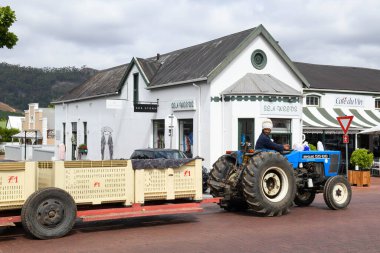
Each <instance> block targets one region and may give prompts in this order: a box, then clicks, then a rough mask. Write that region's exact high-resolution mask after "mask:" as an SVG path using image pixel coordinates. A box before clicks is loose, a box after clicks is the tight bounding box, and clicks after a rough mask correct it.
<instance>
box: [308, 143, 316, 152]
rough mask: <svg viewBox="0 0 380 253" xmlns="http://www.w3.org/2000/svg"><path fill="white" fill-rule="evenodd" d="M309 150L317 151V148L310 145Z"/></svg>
mask: <svg viewBox="0 0 380 253" xmlns="http://www.w3.org/2000/svg"><path fill="white" fill-rule="evenodd" d="M309 148H310V150H317V147H316V146H314V145H313V144H311V143H309Z"/></svg>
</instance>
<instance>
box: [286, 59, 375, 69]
mask: <svg viewBox="0 0 380 253" xmlns="http://www.w3.org/2000/svg"><path fill="white" fill-rule="evenodd" d="M293 62H294V63H295V64H305V65H313V66H321V67H334V68H346V69H363V70H364V69H367V70H375V71H380V69H375V68H367V67H355V66H341V65H330V64H316V63H308V62H297V61H293Z"/></svg>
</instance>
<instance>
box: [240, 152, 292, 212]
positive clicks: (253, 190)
mask: <svg viewBox="0 0 380 253" xmlns="http://www.w3.org/2000/svg"><path fill="white" fill-rule="evenodd" d="M243 192H244V196H245V199H246V201H247V204H248V207H249V208H250V209H251V210H252V211H253V212H254V213H255V214H257V215H260V216H280V215H283V214H286V213H288V212H289V209H290V207H291V206H292V204H293V200H294V198H295V192H296V186H295V177H294V172H293V169H292V167H291V165H290V163H289V162H288V161H287V160H286V158H285V157H283V156H282V155H281V154H279V153H274V152H262V153H260V154H258V155H256V156H254V157H252V158H251V159H250V160H249V162H248V164H247V166H246V169H245V171H244V175H243Z"/></svg>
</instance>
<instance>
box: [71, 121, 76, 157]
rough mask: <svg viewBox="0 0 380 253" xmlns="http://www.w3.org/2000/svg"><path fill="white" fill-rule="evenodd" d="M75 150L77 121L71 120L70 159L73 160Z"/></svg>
mask: <svg viewBox="0 0 380 253" xmlns="http://www.w3.org/2000/svg"><path fill="white" fill-rule="evenodd" d="M76 150H77V123H76V122H71V160H75V155H76V154H75V153H76Z"/></svg>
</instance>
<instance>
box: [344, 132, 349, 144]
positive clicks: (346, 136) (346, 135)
mask: <svg viewBox="0 0 380 253" xmlns="http://www.w3.org/2000/svg"><path fill="white" fill-rule="evenodd" d="M343 143H345V144H346V143H350V138H349V137H348V134H344V135H343Z"/></svg>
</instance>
